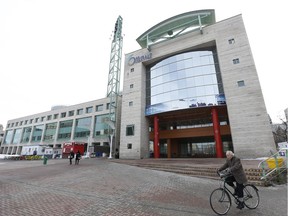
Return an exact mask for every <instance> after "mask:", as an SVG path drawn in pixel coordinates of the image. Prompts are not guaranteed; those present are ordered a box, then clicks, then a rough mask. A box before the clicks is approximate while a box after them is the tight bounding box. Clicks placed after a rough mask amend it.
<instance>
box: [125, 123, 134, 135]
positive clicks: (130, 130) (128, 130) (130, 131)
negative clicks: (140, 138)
mask: <svg viewBox="0 0 288 216" xmlns="http://www.w3.org/2000/svg"><path fill="white" fill-rule="evenodd" d="M126 136H134V125H127V126H126Z"/></svg>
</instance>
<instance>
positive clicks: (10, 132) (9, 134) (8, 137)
mask: <svg viewBox="0 0 288 216" xmlns="http://www.w3.org/2000/svg"><path fill="white" fill-rule="evenodd" d="M12 137H13V130H7V132H6V137H5V140H4V144H10V143H11V141H12Z"/></svg>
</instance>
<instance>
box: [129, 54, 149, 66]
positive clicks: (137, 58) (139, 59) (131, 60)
mask: <svg viewBox="0 0 288 216" xmlns="http://www.w3.org/2000/svg"><path fill="white" fill-rule="evenodd" d="M151 58H152V53H151V52H149V53H146V54H144V55H141V56H133V55H131V56H129V58H128V65H129V66H132V65H134V64H137V63H139V62H143V61H146V60H148V59H151Z"/></svg>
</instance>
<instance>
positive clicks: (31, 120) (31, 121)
mask: <svg viewBox="0 0 288 216" xmlns="http://www.w3.org/2000/svg"><path fill="white" fill-rule="evenodd" d="M32 123H33V119H30V124H32ZM12 127H13V126H12Z"/></svg>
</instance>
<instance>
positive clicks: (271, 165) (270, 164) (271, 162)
mask: <svg viewBox="0 0 288 216" xmlns="http://www.w3.org/2000/svg"><path fill="white" fill-rule="evenodd" d="M277 161H278V167H281V166H282V165H283V161H284V160H283V158H277ZM267 164H268V167H269V168H270V169H274V168H276V160H275V158H270V159H268V160H267Z"/></svg>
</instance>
